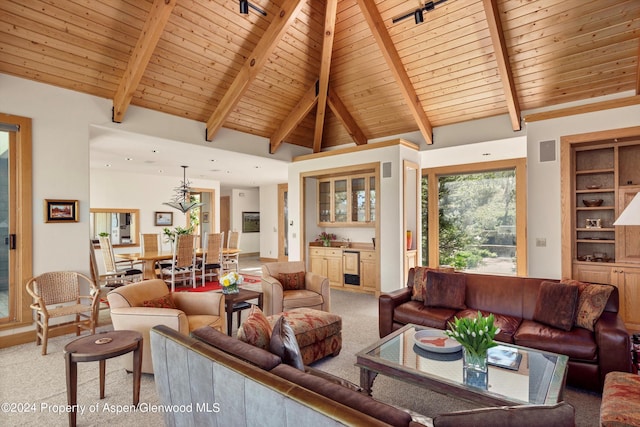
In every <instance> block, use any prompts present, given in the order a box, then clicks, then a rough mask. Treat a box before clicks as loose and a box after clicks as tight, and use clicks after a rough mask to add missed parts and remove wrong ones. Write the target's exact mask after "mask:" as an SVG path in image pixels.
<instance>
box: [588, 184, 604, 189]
mask: <svg viewBox="0 0 640 427" xmlns="http://www.w3.org/2000/svg"><path fill="white" fill-rule="evenodd" d="M600 187H602V185H600V184H592V185H587V190H597V189H599V188H600Z"/></svg>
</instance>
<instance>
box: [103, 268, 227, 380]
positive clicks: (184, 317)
mask: <svg viewBox="0 0 640 427" xmlns="http://www.w3.org/2000/svg"><path fill="white" fill-rule="evenodd" d="M107 299H108V300H109V306H110V307H111V320H112V322H113V329H115V330H133V331H138V332H140V333H141V334H142V338H143V350H142V372H146V373H153V366H152V364H151V347H150V345H149V330H150V329H151V328H152V327H153V326H156V325H167V326H169V327H170V328H173V329H175V330H176V331H179V332H181V333H183V334H185V335H188V334H189V332H191V331H192V330H194V329H198V328H200V327H202V326H207V325H208V326H211V327H212V328H215V329H217V330H219V331H220V332H224V333H226V330H227V326H226V317H225V311H224V295H223V294H222V293H220V292H173V293H170V292H169V290H168V289H167V285H166V283H165V282H164V281H162V280H160V279H154V280H146V281H143V282H138V283H133V284H131V285H126V286H122V287H120V288H117V289H114V290H113V291H111V292H109V294H107ZM125 361H126V365H125V369H127V370H132V369H133V366H132V360H131V359H130V358H126V359H125Z"/></svg>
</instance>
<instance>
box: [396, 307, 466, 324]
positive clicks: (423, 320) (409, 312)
mask: <svg viewBox="0 0 640 427" xmlns="http://www.w3.org/2000/svg"><path fill="white" fill-rule="evenodd" d="M456 311H457V310H452V309H450V308H436V307H425V305H424V303H423V302H422V301H408V302H405V303H404V304H400V305H399V306H398V307H396V309H395V310H394V312H393V320H394V321H395V322H398V323H402V324H405V325H406V324H407V323H413V324H414V325H421V326H428V327H430V328H437V329H446V328H447V323H448V322H449V321H450V320H452V319H453V316H454V315H455V314H456Z"/></svg>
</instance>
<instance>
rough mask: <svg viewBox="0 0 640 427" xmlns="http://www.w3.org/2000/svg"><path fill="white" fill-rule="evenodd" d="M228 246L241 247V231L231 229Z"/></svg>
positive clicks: (232, 247)
mask: <svg viewBox="0 0 640 427" xmlns="http://www.w3.org/2000/svg"><path fill="white" fill-rule="evenodd" d="M227 248H229V249H240V232H239V231H229V240H228V241H227Z"/></svg>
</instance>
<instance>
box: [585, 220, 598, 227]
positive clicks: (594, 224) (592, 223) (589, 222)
mask: <svg viewBox="0 0 640 427" xmlns="http://www.w3.org/2000/svg"><path fill="white" fill-rule="evenodd" d="M585 228H602V219H600V218H587V219H586V220H585Z"/></svg>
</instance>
